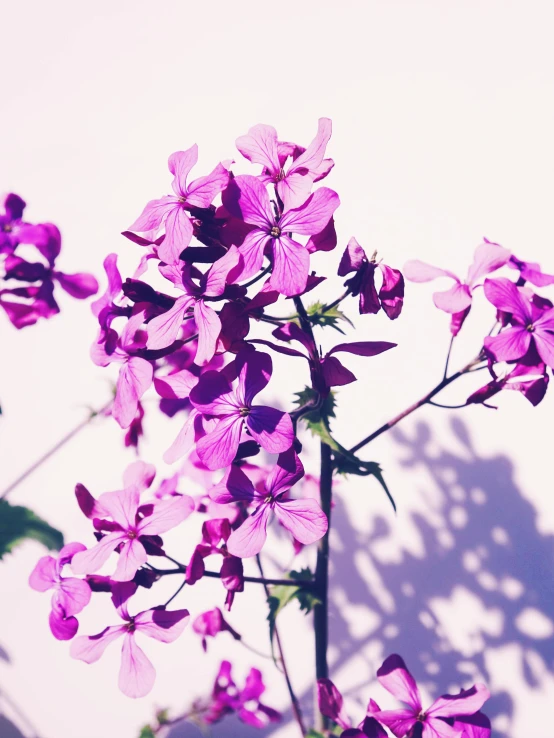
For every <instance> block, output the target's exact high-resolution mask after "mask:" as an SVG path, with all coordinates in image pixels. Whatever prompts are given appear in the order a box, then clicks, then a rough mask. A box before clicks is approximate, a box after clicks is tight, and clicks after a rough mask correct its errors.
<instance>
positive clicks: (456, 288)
mask: <svg viewBox="0 0 554 738" xmlns="http://www.w3.org/2000/svg"><path fill="white" fill-rule="evenodd" d="M433 302H434V303H435V306H436V307H438V309H439V310H444V312H445V313H461V312H462V311H463V310H466V308H468V307H469V306H470V305H471V292H470V291H469V287H468V286H467V285H466V284H459V283H458V282H456V283H455V284H453V285H452V287H451V288H450V289H449V290H444V292H435V293H434V295H433Z"/></svg>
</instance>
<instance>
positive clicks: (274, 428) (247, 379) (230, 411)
mask: <svg viewBox="0 0 554 738" xmlns="http://www.w3.org/2000/svg"><path fill="white" fill-rule="evenodd" d="M271 373H272V362H271V357H270V356H269V355H268V354H263V353H261V352H259V351H252V350H245V351H243V352H241V353H240V354H239V355H238V356H237V358H236V359H235V361H234V362H232V364H228V365H227V366H226V367H225V369H223V370H222V371H221V372H215V371H209V372H205V373H204V374H203V375H202V376H201V377H200V379H199V381H198V384H197V385H196V386H195V387H194V388H193V389H192V390H191V393H190V401H191V403H192V405H194V407H195V408H196V409H197V410H198V411H199V412H200V413H202V415H203V416H208V418H214V419H216V420H217V423H216V425H215V428H214V429H213V430H211V431H210V432H208V433H207V435H205V436H204V437H203V438H201V439H200V440H199V441H198V445H197V447H196V450H197V452H198V456H199V457H200V460H201V461H202V462H203V463H204V464H205V465H206V466H207V467H208V469H221V468H223V467H226V466H228V465H229V464H230V463H231V462H232V461H233V459H234V458H235V455H236V453H237V450H238V447H239V444H240V439H241V434H242V430H243V426H245V425H246V428H247V429H248V431H249V433H250V435H252V436H253V437H254V439H255V440H256V441H257V442H258V443H259V444H260V446H261V447H262V448H263V449H265V450H266V451H268V452H269V453H281V452H282V451H286V450H287V449H288V448H290V447H291V445H292V442H293V440H294V430H293V427H292V421H291V418H290V415H288V413H284V412H282V411H280V410H276V409H275V408H272V407H267V406H265V405H253V404H252V402H253V400H254V397H255V396H256V395H257V394H258V393H259V392H261V391H262V390H263V389H264V387H265V386H266V385H267V383H268V382H269V379H270V377H271ZM231 376H233V378H234V377H237V378H238V386H237V388H236V389H233V387H232V384H231V380H230V377H231Z"/></svg>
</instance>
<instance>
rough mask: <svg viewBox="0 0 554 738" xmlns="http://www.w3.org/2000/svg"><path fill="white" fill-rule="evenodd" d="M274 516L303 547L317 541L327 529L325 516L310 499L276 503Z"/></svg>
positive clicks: (327, 522)
mask: <svg viewBox="0 0 554 738" xmlns="http://www.w3.org/2000/svg"><path fill="white" fill-rule="evenodd" d="M275 514H276V515H277V518H278V519H279V522H280V523H281V524H282V525H283V527H285V528H286V529H287V530H288V531H290V532H291V533H292V535H293V536H294V537H295V538H296V540H297V541H300V543H304V544H305V545H308V544H310V543H314V542H315V541H319V539H320V538H323V536H324V535H325V533H327V528H328V527H329V521H328V520H327V516H326V515H325V513H324V512H323V510H322V509H321V508H320V506H319V504H318V503H317V502H316V501H315V500H311V499H305V500H286V501H284V502H276V503H275Z"/></svg>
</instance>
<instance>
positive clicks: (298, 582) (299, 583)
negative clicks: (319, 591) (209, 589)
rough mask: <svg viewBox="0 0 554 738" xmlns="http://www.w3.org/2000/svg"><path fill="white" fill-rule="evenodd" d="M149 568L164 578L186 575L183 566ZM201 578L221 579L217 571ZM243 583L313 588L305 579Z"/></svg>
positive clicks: (185, 569)
mask: <svg viewBox="0 0 554 738" xmlns="http://www.w3.org/2000/svg"><path fill="white" fill-rule="evenodd" d="M166 558H167V559H170V557H169V556H166ZM170 560H171V561H173V563H177V562H176V561H175V559H170ZM149 568H150V569H152V571H155V572H156V574H157V575H158V576H159V577H165V576H168V575H171V574H186V571H187V567H186V566H184V565H183V564H178V567H177V568H176V569H156V568H154V567H153V566H151V565H149ZM202 576H205V577H209V578H211V579H221V574H220V572H218V571H205V572H204V574H203V575H202ZM243 579H244V581H245V582H249V583H251V584H263V585H264V586H265V585H271V586H279V587H299V588H301V589H310V588H311V587H313V586H314V582H315V580H306V579H298V580H295V579H271V578H270V579H266V578H263V579H261V578H260V577H243Z"/></svg>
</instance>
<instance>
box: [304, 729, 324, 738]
mask: <svg viewBox="0 0 554 738" xmlns="http://www.w3.org/2000/svg"><path fill="white" fill-rule="evenodd" d="M306 738H325V736H324V735H323V733H318V732H317V730H314V729H313V728H312V730H310V731H309V732H308V733H306Z"/></svg>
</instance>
